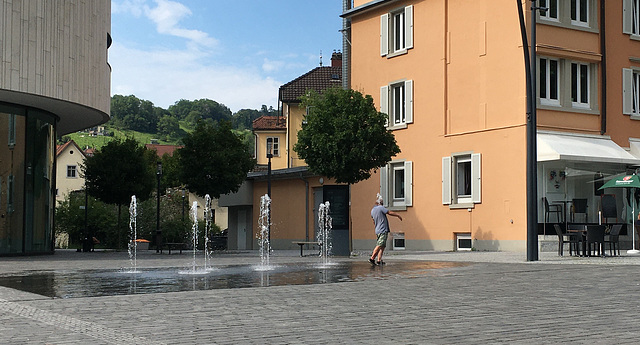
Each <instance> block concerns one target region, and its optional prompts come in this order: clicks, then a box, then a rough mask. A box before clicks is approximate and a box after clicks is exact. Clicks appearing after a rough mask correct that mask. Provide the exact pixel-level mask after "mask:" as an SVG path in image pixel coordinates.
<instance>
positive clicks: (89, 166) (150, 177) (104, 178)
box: [81, 138, 157, 245]
mask: <svg viewBox="0 0 640 345" xmlns="http://www.w3.org/2000/svg"><path fill="white" fill-rule="evenodd" d="M156 159H157V158H156V154H155V152H153V151H150V150H147V149H146V148H145V147H144V146H141V145H139V144H138V142H137V141H135V140H134V139H132V138H127V139H125V140H117V139H116V140H113V141H110V142H109V143H108V144H107V145H105V146H103V147H102V148H101V149H100V150H98V151H96V152H95V154H94V155H93V156H91V157H87V159H86V160H85V162H84V165H82V166H81V169H82V173H83V174H84V178H85V180H86V182H85V183H86V188H87V191H88V193H89V195H91V196H93V197H96V198H97V199H99V200H101V201H103V202H105V203H107V204H115V205H118V223H117V224H118V225H120V224H121V223H120V218H121V212H122V211H121V209H122V205H128V204H129V202H130V201H131V196H132V195H135V196H136V199H138V200H146V199H148V198H149V196H150V195H151V191H152V190H153V189H154V187H155V185H156V176H155V174H156V172H155V163H156ZM119 228H120V226H119ZM123 232H124V231H123V230H119V231H118V244H119V245H122V244H123V243H122V234H123Z"/></svg>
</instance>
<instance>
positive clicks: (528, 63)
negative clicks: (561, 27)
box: [516, 0, 547, 261]
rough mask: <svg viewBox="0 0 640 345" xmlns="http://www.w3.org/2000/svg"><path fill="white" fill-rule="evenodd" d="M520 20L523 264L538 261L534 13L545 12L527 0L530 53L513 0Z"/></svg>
mask: <svg viewBox="0 0 640 345" xmlns="http://www.w3.org/2000/svg"><path fill="white" fill-rule="evenodd" d="M516 5H517V6H518V16H519V18H520V33H521V35H522V43H523V45H522V46H523V49H524V53H525V54H524V59H525V70H526V79H527V130H526V132H527V135H526V137H527V140H526V143H527V144H526V146H527V159H526V161H527V261H538V171H537V169H538V157H537V155H538V154H537V151H538V150H537V145H538V144H537V116H536V108H537V97H538V92H537V86H536V74H537V73H536V65H537V61H536V59H537V57H536V19H537V12H538V11H540V12H541V13H545V12H546V11H547V8H546V7H537V6H536V0H531V48H530V49H531V52H530V54H531V55H529V54H528V53H529V52H528V51H527V49H528V48H529V47H528V44H527V33H526V26H525V19H524V11H523V9H522V2H521V0H516Z"/></svg>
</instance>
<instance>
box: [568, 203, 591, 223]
mask: <svg viewBox="0 0 640 345" xmlns="http://www.w3.org/2000/svg"><path fill="white" fill-rule="evenodd" d="M576 213H584V222H585V223H587V221H588V218H589V217H588V216H587V199H573V200H572V201H571V222H572V223H573V221H574V218H575V215H576Z"/></svg>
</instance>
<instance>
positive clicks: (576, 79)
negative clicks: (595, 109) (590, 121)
mask: <svg viewBox="0 0 640 345" xmlns="http://www.w3.org/2000/svg"><path fill="white" fill-rule="evenodd" d="M574 66H575V67H576V73H575V75H574V73H573V70H574ZM583 68H586V70H587V73H586V80H585V78H584V77H583V76H582V73H581V72H582V70H583ZM569 73H570V74H571V77H570V81H571V84H570V87H571V94H570V97H571V106H573V107H574V108H586V109H590V108H591V64H588V63H583V62H579V61H571V64H570V69H569ZM583 87H586V91H585V90H583ZM574 88H575V90H576V95H575V100H574V95H573V90H574ZM585 93H586V96H587V100H586V102H584V101H583V100H582V96H584V94H585Z"/></svg>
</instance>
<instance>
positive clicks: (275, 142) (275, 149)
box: [265, 137, 280, 157]
mask: <svg viewBox="0 0 640 345" xmlns="http://www.w3.org/2000/svg"><path fill="white" fill-rule="evenodd" d="M269 141H271V154H272V155H273V156H274V157H279V156H280V138H279V137H267V142H266V144H267V146H266V148H265V149H266V153H267V154H269V146H270V145H269Z"/></svg>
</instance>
